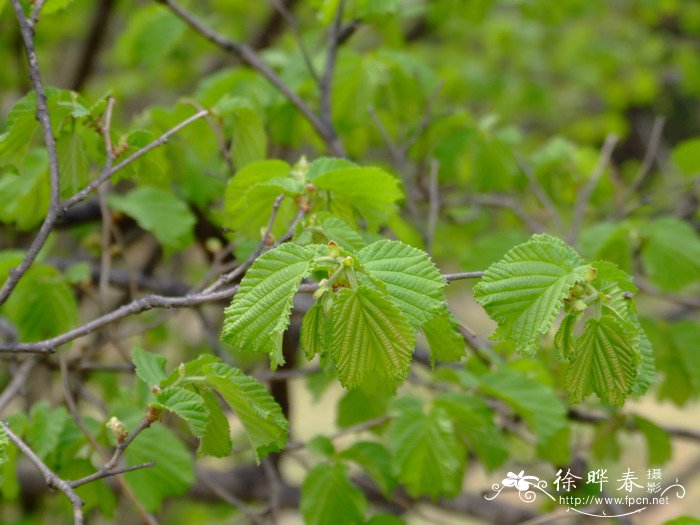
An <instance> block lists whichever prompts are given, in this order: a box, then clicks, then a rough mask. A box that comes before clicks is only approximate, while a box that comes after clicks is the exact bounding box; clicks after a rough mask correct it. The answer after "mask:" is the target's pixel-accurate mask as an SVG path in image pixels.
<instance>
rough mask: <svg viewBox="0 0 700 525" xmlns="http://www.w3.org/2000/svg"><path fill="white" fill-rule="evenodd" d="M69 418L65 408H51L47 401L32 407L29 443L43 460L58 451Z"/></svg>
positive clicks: (28, 434) (28, 433)
mask: <svg viewBox="0 0 700 525" xmlns="http://www.w3.org/2000/svg"><path fill="white" fill-rule="evenodd" d="M68 418H69V416H68V412H67V411H66V409H65V408H63V407H56V408H51V407H49V404H48V403H47V402H46V401H40V402H38V403H36V404H35V405H34V406H33V407H32V410H31V412H30V413H29V421H30V422H29V428H28V429H27V443H28V444H29V445H30V446H31V447H32V449H33V450H34V452H36V455H37V456H39V457H40V458H41V459H46V456H48V455H49V454H50V453H51V452H53V451H54V450H55V449H56V446H57V445H58V443H59V440H60V438H61V432H63V428H64V427H65V425H66V423H67V421H68Z"/></svg>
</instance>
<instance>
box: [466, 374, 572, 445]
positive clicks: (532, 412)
mask: <svg viewBox="0 0 700 525" xmlns="http://www.w3.org/2000/svg"><path fill="white" fill-rule="evenodd" d="M479 388H480V389H481V390H482V391H483V392H484V393H486V394H488V395H490V396H493V397H495V398H498V399H502V400H503V401H505V402H506V403H508V405H509V406H510V407H511V408H512V409H513V410H514V411H515V412H516V413H517V414H518V415H520V416H521V417H522V418H523V419H524V420H525V422H526V423H527V424H528V426H529V427H530V428H531V429H532V431H533V432H534V433H535V435H536V436H537V441H538V442H539V443H543V442H546V441H547V440H548V439H549V438H550V437H552V436H553V435H554V434H556V433H557V432H558V431H559V430H560V429H561V428H562V427H563V426H565V425H566V407H565V406H564V403H562V402H561V401H560V400H559V398H558V397H557V395H556V393H555V392H554V390H552V388H551V387H549V386H547V385H545V384H542V383H541V382H540V381H538V380H536V379H533V378H531V377H529V376H528V375H526V374H524V373H522V372H518V371H516V370H510V369H507V368H500V369H498V370H496V371H494V372H489V373H487V374H485V375H483V376H482V377H481V381H480V386H479Z"/></svg>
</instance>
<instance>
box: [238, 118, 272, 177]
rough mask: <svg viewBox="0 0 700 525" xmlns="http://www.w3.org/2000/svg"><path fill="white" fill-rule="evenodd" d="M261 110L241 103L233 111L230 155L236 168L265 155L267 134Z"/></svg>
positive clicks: (260, 158)
mask: <svg viewBox="0 0 700 525" xmlns="http://www.w3.org/2000/svg"><path fill="white" fill-rule="evenodd" d="M260 115H261V112H260V111H257V110H255V109H254V108H253V107H252V106H251V105H250V104H248V105H247V107H246V106H244V105H241V107H239V108H238V109H236V110H235V111H234V112H233V119H234V123H233V144H232V147H231V157H232V160H233V163H234V165H235V166H236V167H237V168H242V167H243V166H246V165H247V164H250V163H251V162H255V161H259V160H263V159H264V158H265V157H266V156H267V134H266V133H265V126H264V124H263V121H262V118H261V117H260Z"/></svg>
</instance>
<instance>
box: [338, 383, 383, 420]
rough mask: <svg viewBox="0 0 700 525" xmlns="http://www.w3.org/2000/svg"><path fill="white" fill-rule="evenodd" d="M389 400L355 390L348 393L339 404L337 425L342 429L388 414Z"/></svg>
mask: <svg viewBox="0 0 700 525" xmlns="http://www.w3.org/2000/svg"><path fill="white" fill-rule="evenodd" d="M386 408H387V398H386V396H384V395H373V394H369V393H367V392H365V391H363V390H359V389H355V390H350V391H349V392H346V393H345V395H344V396H343V397H342V398H341V400H340V401H339V403H338V417H337V421H336V423H337V425H338V426H339V427H340V428H347V427H351V426H352V425H356V424H358V423H362V422H363V421H368V420H370V419H374V418H375V417H380V416H383V415H384V414H386Z"/></svg>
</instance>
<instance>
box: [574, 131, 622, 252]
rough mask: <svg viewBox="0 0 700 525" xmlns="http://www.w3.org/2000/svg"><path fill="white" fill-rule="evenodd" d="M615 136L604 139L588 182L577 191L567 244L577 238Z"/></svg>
mask: <svg viewBox="0 0 700 525" xmlns="http://www.w3.org/2000/svg"><path fill="white" fill-rule="evenodd" d="M617 140H618V139H617V137H616V136H615V135H608V137H607V138H606V139H605V143H604V144H603V147H602V149H601V150H600V158H599V160H598V165H597V166H596V168H595V170H593V173H592V174H591V178H590V179H589V180H588V183H587V184H586V185H585V186H584V187H583V189H582V190H581V193H579V196H578V199H577V200H576V206H575V208H574V217H573V220H572V223H571V231H570V232H569V236H568V239H567V240H568V242H569V244H575V243H576V240H577V239H578V234H579V232H580V230H581V226H582V225H583V219H584V217H585V215H586V209H587V208H588V202H589V201H590V200H591V196H592V195H593V191H595V188H596V186H597V185H598V181H599V180H600V178H601V177H602V176H603V173H605V168H607V167H608V165H609V164H610V158H611V157H612V152H613V149H615V145H616V144H617Z"/></svg>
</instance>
